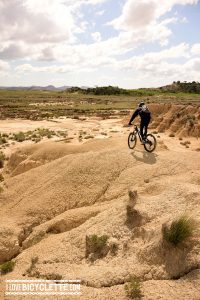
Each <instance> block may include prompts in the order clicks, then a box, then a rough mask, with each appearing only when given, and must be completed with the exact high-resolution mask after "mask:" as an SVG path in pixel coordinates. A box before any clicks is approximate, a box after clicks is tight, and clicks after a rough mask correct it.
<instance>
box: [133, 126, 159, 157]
mask: <svg viewBox="0 0 200 300" xmlns="http://www.w3.org/2000/svg"><path fill="white" fill-rule="evenodd" d="M137 135H138V136H139V139H140V141H141V143H142V136H141V133H140V129H139V128H138V127H137V125H134V130H133V132H131V133H130V134H129V136H128V146H129V148H130V149H134V148H135V146H136V144H137ZM156 143H157V142H156V138H155V136H154V135H153V134H151V133H149V134H147V136H146V139H145V143H144V144H143V146H144V149H145V150H146V151H147V152H153V151H154V150H155V149H156Z"/></svg>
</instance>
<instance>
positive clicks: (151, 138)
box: [144, 133, 157, 152]
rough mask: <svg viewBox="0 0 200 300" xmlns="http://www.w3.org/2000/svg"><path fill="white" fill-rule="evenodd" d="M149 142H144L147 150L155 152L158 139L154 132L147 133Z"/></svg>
mask: <svg viewBox="0 0 200 300" xmlns="http://www.w3.org/2000/svg"><path fill="white" fill-rule="evenodd" d="M146 140H147V142H146V143H145V144H144V148H145V150H146V151H147V152H153V151H154V150H155V149H156V145H157V141H156V138H155V136H154V135H153V134H151V133H149V134H147V138H146Z"/></svg>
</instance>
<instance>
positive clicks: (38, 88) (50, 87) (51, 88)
mask: <svg viewBox="0 0 200 300" xmlns="http://www.w3.org/2000/svg"><path fill="white" fill-rule="evenodd" d="M69 88H71V86H61V87H55V86H54V85H47V86H37V85H36V86H35V85H33V86H10V87H5V86H1V87H0V90H30V91H41V90H42V91H65V90H67V89H69Z"/></svg>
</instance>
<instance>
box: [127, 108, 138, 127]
mask: <svg viewBox="0 0 200 300" xmlns="http://www.w3.org/2000/svg"><path fill="white" fill-rule="evenodd" d="M139 111H140V110H139V109H136V110H135V112H134V113H133V115H132V117H131V119H130V121H129V123H128V124H129V125H131V122H133V120H134V119H135V118H136V117H137V116H138V114H139Z"/></svg>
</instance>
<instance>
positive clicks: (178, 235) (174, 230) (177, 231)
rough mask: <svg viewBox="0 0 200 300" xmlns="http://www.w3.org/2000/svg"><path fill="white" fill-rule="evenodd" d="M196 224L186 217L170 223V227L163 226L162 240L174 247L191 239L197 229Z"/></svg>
mask: <svg viewBox="0 0 200 300" xmlns="http://www.w3.org/2000/svg"><path fill="white" fill-rule="evenodd" d="M197 226H198V225H197V222H196V221H195V220H193V219H192V218H189V217H187V216H182V217H180V218H179V219H178V220H175V221H173V222H172V223H171V226H170V227H167V226H163V230H162V233H163V239H164V240H166V241H167V242H169V243H171V244H172V245H174V246H177V245H179V244H180V243H182V242H184V241H185V240H186V239H188V238H189V237H191V236H192V235H193V233H194V231H195V230H196V229H197Z"/></svg>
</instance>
